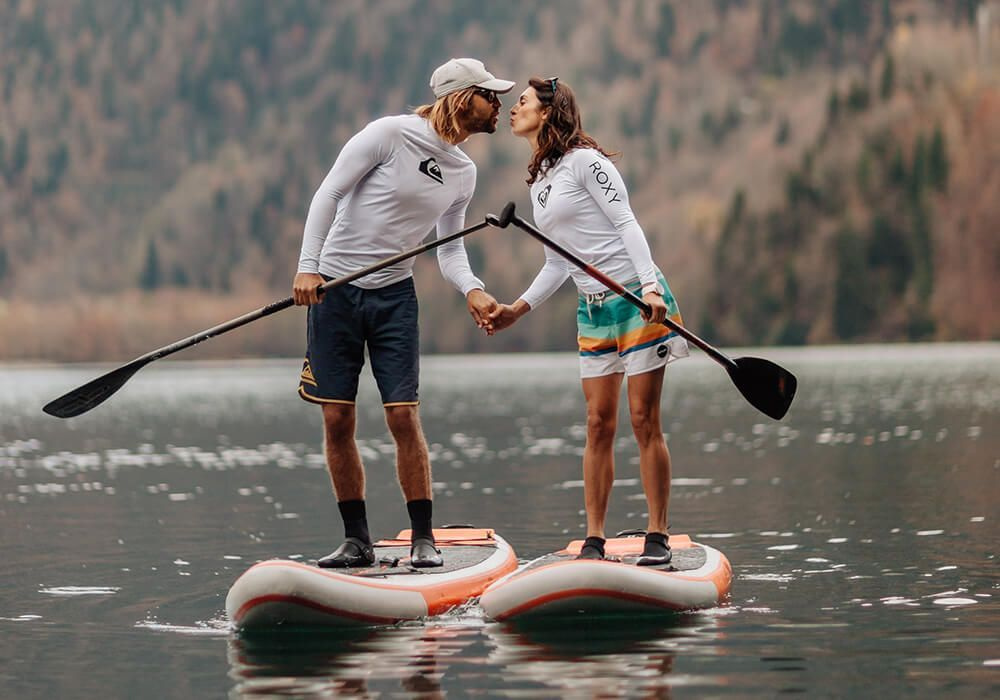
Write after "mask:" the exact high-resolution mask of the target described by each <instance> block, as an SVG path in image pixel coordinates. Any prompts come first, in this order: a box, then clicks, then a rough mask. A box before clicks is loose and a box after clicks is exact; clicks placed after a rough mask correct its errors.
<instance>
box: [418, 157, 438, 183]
mask: <svg viewBox="0 0 1000 700" xmlns="http://www.w3.org/2000/svg"><path fill="white" fill-rule="evenodd" d="M420 172H422V173H423V174H424V175H426V176H427V177H429V178H431V179H432V180H437V181H438V182H440V183H442V184H444V176H442V175H441V166H439V165H438V164H437V161H436V160H434V159H433V158H428V159H427V160H422V161H420Z"/></svg>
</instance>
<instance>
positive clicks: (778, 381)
mask: <svg viewBox="0 0 1000 700" xmlns="http://www.w3.org/2000/svg"><path fill="white" fill-rule="evenodd" d="M734 362H735V363H736V366H735V367H727V368H726V370H727V371H728V372H729V376H730V378H731V379H732V380H733V383H734V384H736V388H737V389H739V390H740V393H741V394H743V397H744V398H745V399H746V400H747V401H749V402H750V404H751V405H752V406H753V407H754V408H756V409H757V410H759V411H761V412H762V413H765V414H767V415H768V416H770V417H771V418H774V419H775V420H781V419H782V418H784V416H785V414H786V413H787V412H788V408H789V406H791V405H792V399H794V398H795V389H796V387H797V386H798V380H797V379H796V378H795V375H794V374H792V373H791V372H789V371H788V370H787V369H785V368H784V367H781V366H779V365H776V364H774V363H773V362H771V361H770V360H764V359H761V358H759V357H737V358H736V359H735V360H734Z"/></svg>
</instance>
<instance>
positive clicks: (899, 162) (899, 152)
mask: <svg viewBox="0 0 1000 700" xmlns="http://www.w3.org/2000/svg"><path fill="white" fill-rule="evenodd" d="M886 175H887V181H888V184H890V185H892V186H894V187H902V186H903V185H905V184H906V181H907V179H908V172H907V170H906V160H905V159H904V158H903V148H902V146H899V145H897V146H896V148H895V150H894V151H893V153H892V160H891V161H890V162H889V168H888V170H887V171H886Z"/></svg>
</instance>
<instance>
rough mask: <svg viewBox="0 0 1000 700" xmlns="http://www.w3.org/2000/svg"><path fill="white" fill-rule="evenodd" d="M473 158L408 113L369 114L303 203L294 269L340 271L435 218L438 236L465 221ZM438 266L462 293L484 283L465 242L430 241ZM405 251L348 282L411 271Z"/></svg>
mask: <svg viewBox="0 0 1000 700" xmlns="http://www.w3.org/2000/svg"><path fill="white" fill-rule="evenodd" d="M475 188H476V166H475V164H474V163H473V162H472V160H471V159H470V158H469V157H468V156H467V155H465V153H463V152H462V151H461V150H460V149H459V148H458V147H457V146H454V145H452V144H449V143H447V142H446V141H444V140H442V139H441V137H440V136H438V134H437V133H436V132H435V131H434V129H433V127H432V126H431V125H430V123H429V122H428V121H427V120H426V119H424V118H423V117H420V116H418V115H416V114H406V115H400V116H393V117H383V118H382V119H377V120H375V121H373V122H372V123H370V124H369V125H368V126H366V127H365V128H364V129H362V130H361V131H360V132H358V133H357V134H356V135H355V136H354V137H352V138H351V139H350V140H349V141H348V142H347V143H346V144H345V145H344V148H343V149H342V150H341V152H340V155H339V156H338V157H337V160H336V162H335V163H334V164H333V168H331V169H330V172H329V173H328V174H327V176H326V178H325V179H324V180H323V183H322V184H321V185H320V187H319V189H318V190H317V191H316V194H315V195H314V196H313V199H312V203H311V204H310V206H309V214H308V216H307V217H306V224H305V232H304V233H303V236H302V252H301V254H300V256H299V265H298V271H299V272H313V273H315V272H319V273H322V274H324V275H326V276H327V277H333V278H336V277H342V276H343V275H346V274H350V273H352V272H356V271H357V270H360V269H362V268H364V267H367V266H369V265H373V264H375V263H377V262H379V261H381V260H384V259H386V258H388V257H391V256H393V255H397V254H399V253H401V252H403V251H404V250H408V249H411V248H414V247H416V246H418V245H420V242H421V241H422V240H423V239H424V237H425V236H426V235H427V233H428V232H429V231H430V230H431V228H432V227H434V226H435V225H436V226H437V236H438V238H441V237H442V236H446V235H448V234H450V233H453V232H455V231H458V230H460V229H461V228H462V226H463V225H464V224H465V210H466V209H467V208H468V206H469V201H470V200H471V199H472V194H473V192H474V190H475ZM437 255H438V264H439V265H440V267H441V274H442V275H444V277H445V279H447V280H448V281H449V282H451V283H452V284H453V285H454V286H455V287H456V288H457V289H458V290H459V291H461V292H462V293H463V294H468V293H469V292H470V291H471V290H473V289H484V288H485V287H484V285H483V283H482V282H481V281H480V280H479V279H478V278H476V276H475V275H474V274H473V273H472V268H471V267H470V266H469V258H468V255H467V254H466V252H465V245H464V244H463V242H462V241H461V240H456V241H451V242H450V243H446V244H444V245H443V246H441V247H440V248H438V249H437ZM413 262H414V261H413V258H410V259H408V260H404V261H402V262H399V263H397V264H395V265H392V266H390V267H387V268H385V269H383V270H379V271H378V272H374V273H372V274H370V275H366V276H364V277H362V278H361V279H359V280H356V281H354V282H353V283H352V284H355V285H357V286H358V287H362V288H364V289H377V288H379V287H385V286H387V285H390V284H393V283H394V282H398V281H400V280H403V279H406V278H407V277H410V276H412V275H413Z"/></svg>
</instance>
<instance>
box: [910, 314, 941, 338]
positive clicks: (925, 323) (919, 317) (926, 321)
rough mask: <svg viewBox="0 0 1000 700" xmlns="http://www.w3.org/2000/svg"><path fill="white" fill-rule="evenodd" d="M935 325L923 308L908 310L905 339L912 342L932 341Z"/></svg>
mask: <svg viewBox="0 0 1000 700" xmlns="http://www.w3.org/2000/svg"><path fill="white" fill-rule="evenodd" d="M935 330H937V323H936V322H935V321H934V318H933V317H932V316H931V315H930V312H929V311H928V310H927V308H926V307H924V306H919V307H917V308H914V309H911V310H910V315H909V318H908V319H907V323H906V337H907V339H908V340H910V341H912V342H917V341H921V340H933V338H934V331H935Z"/></svg>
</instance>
